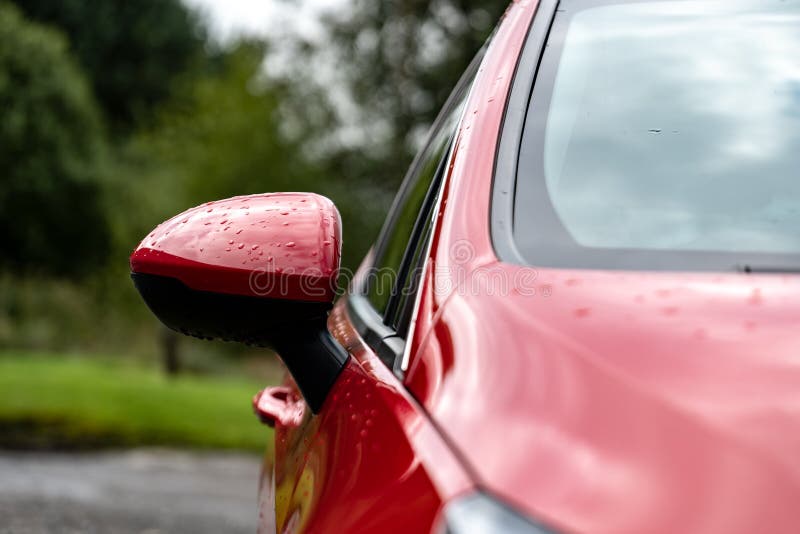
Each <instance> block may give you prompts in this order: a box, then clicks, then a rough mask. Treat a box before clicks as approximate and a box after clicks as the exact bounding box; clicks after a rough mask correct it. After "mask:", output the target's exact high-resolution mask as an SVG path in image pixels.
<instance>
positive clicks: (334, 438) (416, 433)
mask: <svg viewBox="0 0 800 534" xmlns="http://www.w3.org/2000/svg"><path fill="white" fill-rule="evenodd" d="M328 324H329V329H330V330H331V332H332V333H333V334H334V337H336V338H337V340H338V341H339V342H340V343H341V344H342V345H343V346H344V347H345V348H346V349H347V350H348V352H349V354H350V355H351V358H350V360H349V361H348V363H347V365H346V367H345V369H344V370H343V371H342V374H341V376H340V377H339V379H338V380H337V382H336V384H335V386H334V388H333V390H332V391H331V392H330V394H329V397H328V399H327V400H326V402H325V404H324V406H323V410H322V412H321V413H320V414H319V415H317V416H314V415H312V414H311V413H310V411H308V410H306V412H305V413H304V414H303V416H302V417H301V418H300V421H299V424H298V425H297V426H293V425H282V424H280V423H278V424H276V433H275V453H274V454H275V456H274V463H273V459H272V458H270V457H268V458H267V461H266V463H265V468H264V470H263V473H262V482H261V495H260V502H261V505H260V507H261V511H262V517H261V528H260V531H261V532H274V531H275V527H276V526H277V532H287V533H288V532H309V533H313V532H363V533H372V532H374V533H383V532H427V531H430V529H431V527H432V524H433V522H434V520H435V518H436V517H437V514H438V513H439V510H440V508H441V506H442V503H444V502H445V501H447V500H449V499H451V498H453V497H454V496H456V495H459V494H462V493H464V492H467V491H469V490H470V489H472V488H473V487H474V485H473V484H472V479H471V477H470V476H468V474H467V473H466V471H465V470H464V468H463V466H462V464H461V462H459V461H458V460H457V459H456V457H455V456H454V454H453V452H452V450H451V449H450V447H448V446H447V444H446V443H445V442H444V440H443V439H442V437H441V435H440V434H439V432H438V431H437V430H436V429H435V427H434V426H433V425H432V423H431V422H430V420H429V419H428V418H427V415H426V414H425V413H424V411H423V410H421V408H420V407H419V405H418V404H417V403H416V402H415V401H414V400H413V399H412V398H411V397H410V396H409V395H408V393H407V392H406V391H405V389H404V388H403V387H402V385H401V384H400V382H399V380H398V379H397V378H396V377H395V376H394V375H393V374H392V373H391V372H390V371H389V370H388V369H387V368H386V366H385V365H384V364H383V363H381V362H380V360H378V358H377V356H376V355H375V354H374V352H373V351H372V350H371V349H370V348H369V347H368V346H367V345H365V344H364V341H363V340H362V339H361V338H360V336H359V335H358V333H357V332H356V331H355V329H354V328H353V326H352V321H351V320H350V318H349V317H348V315H347V310H346V305H345V302H344V301H340V302H339V303H338V304H337V306H336V307H335V308H334V311H333V313H332V314H331V317H330V320H329V323H328ZM284 385H285V386H287V387H290V388H292V389H293V390H294V395H295V398H296V399H298V401H299V399H300V393H299V391H297V389H296V386H295V385H294V383H293V381H292V380H291V379H287V381H286V382H285V384H284ZM272 502H274V503H275V504H274V516H273V510H272V509H271V506H270V503H272ZM273 521H274V524H273Z"/></svg>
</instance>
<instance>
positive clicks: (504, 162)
mask: <svg viewBox="0 0 800 534" xmlns="http://www.w3.org/2000/svg"><path fill="white" fill-rule="evenodd" d="M560 4H561V2H559V1H558V0H540V1H539V4H538V5H537V7H536V13H534V16H533V21H532V22H531V25H530V27H529V28H528V34H527V35H526V37H525V44H524V45H523V49H522V53H521V54H520V57H519V60H518V61H517V65H516V68H515V70H514V76H513V77H512V81H511V91H510V93H509V96H508V98H507V100H506V108H505V112H504V114H503V122H502V125H501V127H500V140H499V142H498V148H497V151H496V152H495V162H494V177H493V181H492V199H491V205H490V215H489V228H490V234H491V238H492V246H493V247H494V251H495V254H496V255H497V258H498V259H499V260H501V261H505V262H507V263H514V264H517V265H527V264H528V262H527V261H526V260H525V258H524V256H523V255H522V253H521V252H520V250H519V249H518V248H517V245H516V242H515V240H514V205H515V200H516V198H515V197H516V183H517V171H518V167H519V156H520V151H521V148H522V136H523V132H524V130H525V121H526V119H527V115H528V106H529V103H530V99H531V96H532V95H533V87H534V85H536V78H537V76H538V74H539V66H540V63H541V60H542V55H543V54H544V49H545V45H546V43H547V40H548V38H549V36H550V29H551V28H552V25H553V21H554V19H555V15H556V12H557V10H558V7H559V5H560Z"/></svg>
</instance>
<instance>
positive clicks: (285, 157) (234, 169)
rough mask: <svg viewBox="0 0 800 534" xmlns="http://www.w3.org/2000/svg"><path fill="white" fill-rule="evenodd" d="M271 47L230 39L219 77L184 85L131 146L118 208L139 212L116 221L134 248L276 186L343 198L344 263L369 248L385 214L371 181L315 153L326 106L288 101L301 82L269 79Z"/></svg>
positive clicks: (359, 255) (278, 189) (353, 261)
mask: <svg viewBox="0 0 800 534" xmlns="http://www.w3.org/2000/svg"><path fill="white" fill-rule="evenodd" d="M266 53H267V49H266V47H265V46H264V44H263V43H259V42H255V41H248V42H243V43H239V44H238V45H234V46H232V49H231V51H230V52H229V53H228V55H227V56H226V58H225V60H224V67H223V68H222V69H221V70H220V72H218V73H217V74H215V75H209V76H205V77H203V78H200V79H192V80H190V81H189V82H187V83H185V84H184V85H183V86H182V87H183V91H184V93H185V95H184V98H183V99H182V100H181V102H179V103H177V104H175V105H172V106H167V107H165V108H164V109H162V111H161V112H160V114H159V116H158V118H157V121H156V122H155V124H154V126H153V127H152V128H150V129H148V130H145V131H143V132H140V133H139V134H138V135H137V136H136V137H135V139H134V141H133V142H132V143H131V146H130V148H129V150H128V151H127V155H128V160H129V161H130V162H131V167H130V171H129V172H130V175H131V177H130V179H126V180H125V181H124V182H125V183H124V184H123V187H122V188H120V190H119V192H118V194H119V195H121V196H120V198H119V200H118V201H117V203H118V204H120V205H125V206H134V205H135V206H136V207H137V208H136V215H137V216H136V217H135V218H131V217H127V216H126V217H125V218H124V220H120V221H118V224H119V225H120V226H125V227H126V228H127V229H126V230H123V232H122V233H124V234H125V235H128V236H130V238H129V239H130V241H129V246H133V245H134V244H135V241H136V240H138V239H140V238H141V237H143V236H144V235H145V234H146V233H147V232H149V231H150V229H151V228H152V227H154V226H155V225H156V224H157V223H159V222H161V221H162V220H164V219H165V218H167V217H170V216H172V215H174V214H176V213H178V212H179V211H181V210H184V209H187V208H189V207H191V206H194V205H196V204H200V203H202V202H206V201H209V200H215V199H221V198H226V197H230V196H235V195H244V194H251V193H263V192H270V191H314V192H317V193H321V194H324V195H327V196H329V197H330V198H332V199H333V200H334V202H336V203H337V206H338V207H339V209H340V211H341V213H342V219H343V223H344V226H345V239H346V240H347V245H346V247H345V254H346V256H345V263H346V264H347V265H349V266H351V267H352V266H353V265H354V264H355V262H356V261H357V260H358V259H360V257H361V256H362V255H363V254H364V253H365V251H366V249H367V247H368V246H369V242H370V240H371V239H372V237H373V236H374V234H375V232H376V230H377V226H378V223H379V220H380V216H379V214H378V213H376V211H375V209H373V208H371V206H373V205H374V202H373V198H374V194H373V191H374V189H373V188H370V187H368V186H365V187H352V183H351V182H348V181H347V179H346V176H345V177H344V179H343V177H342V176H340V175H334V174H328V173H325V172H324V171H323V169H322V168H321V167H320V166H319V165H318V164H317V162H316V160H315V158H314V157H313V154H310V153H309V152H310V148H309V143H308V141H309V139H310V138H312V137H313V135H312V134H313V132H315V131H316V130H317V129H319V128H320V124H326V123H327V122H328V118H327V117H325V116H324V115H325V113H326V109H325V108H324V107H319V108H317V107H316V106H315V103H314V102H313V101H308V102H306V103H305V106H304V110H303V113H289V112H288V110H287V108H286V107H285V106H284V103H285V102H286V101H287V99H288V96H289V95H290V94H291V93H292V91H294V89H295V88H294V87H293V86H290V85H286V84H284V83H282V82H281V81H279V80H276V79H272V78H269V77H268V76H267V75H266V74H265V72H264V70H263V68H262V67H263V64H264V59H265V56H266Z"/></svg>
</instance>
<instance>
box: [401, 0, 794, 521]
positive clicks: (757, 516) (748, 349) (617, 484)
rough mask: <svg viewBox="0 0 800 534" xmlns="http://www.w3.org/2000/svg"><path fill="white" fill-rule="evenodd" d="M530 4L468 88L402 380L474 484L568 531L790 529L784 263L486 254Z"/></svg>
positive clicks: (790, 376)
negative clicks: (584, 260) (656, 264)
mask: <svg viewBox="0 0 800 534" xmlns="http://www.w3.org/2000/svg"><path fill="white" fill-rule="evenodd" d="M535 6H536V4H535V3H526V2H518V3H515V4H513V5H512V6H511V8H509V11H508V13H507V15H506V20H505V21H504V23H503V25H502V26H501V27H500V30H499V32H498V34H497V35H496V36H495V39H494V41H493V43H492V46H491V47H490V49H489V50H488V51H487V54H486V59H485V60H484V64H483V66H482V68H481V71H480V74H479V76H478V79H477V80H476V83H475V87H474V88H473V94H472V96H471V97H470V100H469V102H468V104H467V114H466V119H465V121H466V122H465V124H463V125H462V129H461V131H460V133H459V137H458V139H457V143H456V149H455V153H454V157H453V160H452V169H451V172H450V175H449V179H448V181H447V183H446V186H445V193H444V196H443V200H442V207H441V211H440V214H439V216H440V220H439V224H438V225H437V227H436V230H435V233H434V246H433V248H432V252H431V257H430V260H429V266H428V268H427V269H426V271H425V276H424V281H423V284H422V295H421V299H420V305H419V311H418V323H417V331H416V333H415V337H414V339H413V343H412V348H411V358H410V364H409V369H408V372H407V375H406V378H405V384H406V385H407V387H408V388H409V390H410V391H411V392H412V394H413V395H414V396H415V398H416V399H418V400H419V401H420V402H421V403H422V404H423V405H424V406H425V408H426V409H427V410H428V411H429V412H430V413H431V415H432V416H433V417H434V419H435V420H436V421H437V423H438V424H439V426H440V427H441V428H442V430H443V431H444V432H445V433H446V434H447V436H448V439H450V440H451V441H452V442H453V443H454V444H455V446H456V447H457V448H458V449H459V451H460V454H462V455H463V456H464V457H465V459H466V462H467V463H468V464H469V466H470V468H471V469H473V470H474V472H475V473H476V482H477V483H478V484H479V485H481V486H482V487H485V488H487V489H488V490H489V491H491V492H492V493H494V494H495V495H498V496H500V497H501V498H502V499H504V500H505V501H506V502H509V503H511V504H513V505H514V506H516V507H518V509H521V510H524V511H525V512H527V513H528V514H530V516H531V517H536V518H539V519H541V520H543V521H545V522H547V523H549V524H552V525H554V526H556V527H559V528H561V529H563V530H564V531H566V532H573V531H574V532H592V533H605V532H608V533H612V532H613V533H631V534H633V533H641V532H647V533H648V534H659V533H674V532H682V531H685V532H703V533H718V534H732V533H748V532H755V531H763V532H776V533H777V532H785V533H789V532H796V531H797V529H798V525H799V524H800V512H798V511H797V509H796V507H794V506H793V505H792V502H794V501H796V500H797V499H798V498H800V460H798V456H797V454H796V451H797V450H800V449H799V448H798V446H799V445H800V423H798V422H799V421H800V402H798V401H797V399H798V398H799V397H798V396H797V391H798V390H800V340H799V339H798V337H797V335H796V333H795V332H796V330H794V329H796V328H797V327H798V326H800V279H798V277H795V276H788V275H787V276H770V275H761V276H754V275H744V274H741V275H737V274H727V275H720V274H709V273H700V274H697V273H666V272H640V273H637V272H613V271H588V270H587V271H578V270H555V269H536V268H533V267H526V266H521V265H512V264H508V263H501V262H499V261H498V260H497V258H496V255H495V253H494V250H493V248H492V243H491V236H490V235H489V225H488V222H487V221H489V218H490V213H489V209H490V206H491V195H492V175H493V170H494V160H493V158H494V155H495V152H496V147H497V143H498V136H499V135H498V133H499V131H500V128H501V125H502V120H503V102H504V101H505V99H506V97H507V95H508V93H509V91H510V87H511V85H510V84H511V75H512V73H513V69H514V61H515V60H516V58H518V57H519V54H520V52H521V48H522V45H523V40H524V37H525V32H526V30H527V28H528V26H529V24H530V20H531V17H532V16H533V11H534V9H535ZM505 193H508V194H513V192H500V194H505Z"/></svg>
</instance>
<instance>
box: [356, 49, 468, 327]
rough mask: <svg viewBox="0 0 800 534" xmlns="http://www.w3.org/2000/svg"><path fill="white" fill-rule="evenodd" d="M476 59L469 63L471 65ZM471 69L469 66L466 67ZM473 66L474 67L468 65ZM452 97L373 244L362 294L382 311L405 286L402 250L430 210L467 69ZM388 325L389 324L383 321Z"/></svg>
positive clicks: (413, 242)
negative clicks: (373, 252) (369, 267)
mask: <svg viewBox="0 0 800 534" xmlns="http://www.w3.org/2000/svg"><path fill="white" fill-rule="evenodd" d="M475 63H477V62H473V64H475ZM471 68H472V67H471ZM473 70H474V69H473ZM468 73H469V74H470V76H469V77H467V76H466V75H465V78H469V79H468V80H466V81H465V80H464V78H462V81H461V82H460V83H459V85H458V87H457V88H456V90H455V91H454V93H453V94H452V95H451V97H450V99H449V100H448V103H447V104H445V107H444V108H443V110H442V113H441V114H440V116H439V118H438V119H437V121H436V123H435V124H434V126H433V127H432V129H431V132H430V134H429V136H428V139H427V141H426V143H425V145H424V148H423V149H422V150H421V151H420V153H419V154H418V155H417V157H416V158H415V160H414V163H412V165H411V168H410V170H409V173H408V175H407V176H406V179H405V180H404V181H403V185H402V186H401V188H400V191H399V192H398V194H397V197H396V198H395V201H394V204H393V205H392V209H391V211H390V213H389V216H388V218H387V219H386V223H385V224H384V227H383V229H382V230H381V234H380V238H379V240H378V244H377V246H376V255H375V262H374V263H373V268H372V270H371V272H370V275H369V277H368V278H367V283H366V295H367V298H368V299H369V301H370V303H371V304H372V306H373V307H374V308H375V309H376V310H377V311H378V312H379V313H380V314H381V315H384V314H385V313H387V312H390V314H392V315H393V314H394V311H395V310H396V309H397V306H396V305H393V306H392V307H391V308H390V306H389V305H390V302H392V299H393V296H398V297H399V296H401V295H400V293H401V292H402V288H403V287H405V286H407V284H406V283H405V282H406V280H405V279H406V277H407V276H408V273H409V271H410V270H412V269H410V267H411V266H410V264H409V261H410V257H409V258H408V260H409V261H406V262H405V263H404V258H406V256H407V253H408V254H410V255H413V253H414V251H415V249H416V248H417V241H419V239H420V237H421V235H422V233H423V230H424V227H425V224H424V221H425V217H427V216H428V215H430V213H431V211H432V210H433V207H434V204H435V201H436V195H437V194H438V180H437V177H441V174H442V168H443V163H444V162H445V160H446V158H447V155H448V151H449V150H448V149H449V147H450V142H451V139H452V137H453V134H454V132H455V129H456V127H457V124H458V121H459V119H460V118H461V112H462V110H463V106H464V100H465V98H466V93H467V89H468V88H469V83H468V82H469V81H471V79H472V74H473V73H472V72H470V71H468ZM386 322H387V324H390V323H391V322H392V320H391V319H388V320H387V321H386Z"/></svg>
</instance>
